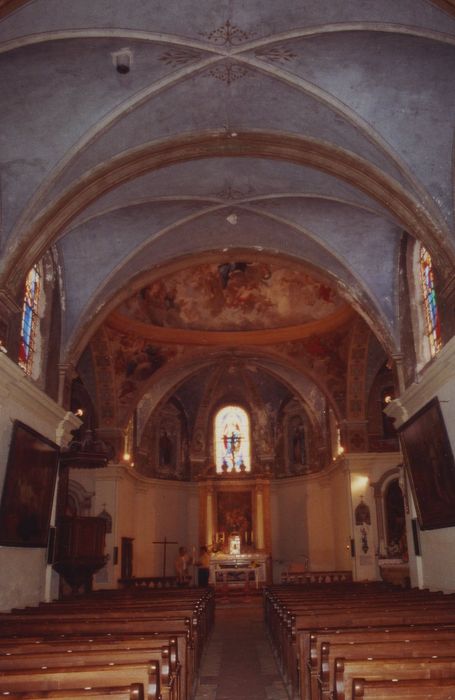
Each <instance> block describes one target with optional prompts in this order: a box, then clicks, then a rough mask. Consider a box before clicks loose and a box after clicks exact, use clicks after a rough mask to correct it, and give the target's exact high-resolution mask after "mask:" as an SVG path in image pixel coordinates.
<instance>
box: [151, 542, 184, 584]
mask: <svg viewBox="0 0 455 700" xmlns="http://www.w3.org/2000/svg"><path fill="white" fill-rule="evenodd" d="M152 544H164V547H163V578H164V577H165V576H166V548H167V546H168V544H178V542H174V540H168V539H166V537H165V538H164V540H158V541H156V542H153V543H152Z"/></svg>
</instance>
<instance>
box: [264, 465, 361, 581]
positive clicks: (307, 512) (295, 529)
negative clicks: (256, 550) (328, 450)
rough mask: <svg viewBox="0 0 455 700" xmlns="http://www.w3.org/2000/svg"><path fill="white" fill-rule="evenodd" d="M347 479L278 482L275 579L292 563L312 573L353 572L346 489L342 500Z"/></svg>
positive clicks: (273, 507) (274, 492)
mask: <svg viewBox="0 0 455 700" xmlns="http://www.w3.org/2000/svg"><path fill="white" fill-rule="evenodd" d="M344 479H345V477H344V476H343V474H340V473H336V474H335V473H333V474H332V475H331V476H329V477H328V476H327V475H325V476H319V475H317V476H311V477H294V478H292V479H283V480H280V481H277V482H275V484H273V486H272V491H271V496H272V498H271V518H272V533H273V540H272V546H273V556H274V580H275V581H279V578H280V575H281V572H282V571H283V570H285V569H287V567H288V566H289V564H291V563H293V564H302V565H303V564H304V563H305V560H306V559H308V565H309V568H310V569H311V570H314V571H315V570H333V569H335V568H337V569H338V568H342V569H350V561H349V556H348V557H347V556H346V551H345V546H346V538H347V537H348V532H349V513H348V507H347V497H346V493H347V492H346V489H344V490H343V494H345V497H344V499H342V498H339V492H338V490H339V488H340V484H342V483H343V481H344Z"/></svg>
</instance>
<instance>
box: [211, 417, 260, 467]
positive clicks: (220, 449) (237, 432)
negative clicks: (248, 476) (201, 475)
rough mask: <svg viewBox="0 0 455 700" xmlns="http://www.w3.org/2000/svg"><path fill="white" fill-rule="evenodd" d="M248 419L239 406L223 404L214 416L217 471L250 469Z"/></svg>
mask: <svg viewBox="0 0 455 700" xmlns="http://www.w3.org/2000/svg"><path fill="white" fill-rule="evenodd" d="M250 453H251V449H250V420H249V417H248V414H247V412H246V411H245V410H244V409H243V408H241V407H240V406H224V407H223V408H222V409H220V410H219V411H218V413H217V414H216V416H215V465H216V471H217V473H219V474H220V473H224V472H233V471H234V472H235V471H239V472H242V471H247V472H249V471H251V454H250Z"/></svg>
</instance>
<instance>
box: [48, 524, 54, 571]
mask: <svg viewBox="0 0 455 700" xmlns="http://www.w3.org/2000/svg"><path fill="white" fill-rule="evenodd" d="M55 533H56V528H55V527H51V528H49V539H48V541H47V563H48V564H53V563H54V558H55Z"/></svg>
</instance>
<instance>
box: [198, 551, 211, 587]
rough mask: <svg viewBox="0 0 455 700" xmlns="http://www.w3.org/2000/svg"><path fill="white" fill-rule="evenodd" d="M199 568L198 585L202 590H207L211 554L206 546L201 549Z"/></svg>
mask: <svg viewBox="0 0 455 700" xmlns="http://www.w3.org/2000/svg"><path fill="white" fill-rule="evenodd" d="M197 566H198V572H197V585H198V586H199V587H201V588H207V586H208V585H209V577H210V554H209V552H208V549H207V547H206V546H205V545H203V546H202V547H200V548H199V559H198V561H197Z"/></svg>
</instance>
